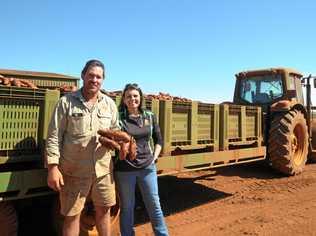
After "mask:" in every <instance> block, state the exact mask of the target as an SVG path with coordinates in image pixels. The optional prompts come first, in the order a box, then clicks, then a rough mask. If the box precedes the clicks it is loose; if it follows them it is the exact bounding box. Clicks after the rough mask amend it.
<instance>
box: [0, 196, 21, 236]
mask: <svg viewBox="0 0 316 236" xmlns="http://www.w3.org/2000/svg"><path fill="white" fill-rule="evenodd" d="M0 235H1V236H17V235H18V218H17V214H16V211H15V208H14V206H13V205H12V204H11V203H9V202H1V203H0Z"/></svg>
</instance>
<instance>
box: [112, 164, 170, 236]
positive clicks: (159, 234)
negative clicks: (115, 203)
mask: <svg viewBox="0 0 316 236" xmlns="http://www.w3.org/2000/svg"><path fill="white" fill-rule="evenodd" d="M156 171H157V170H156V165H155V164H151V165H150V166H148V167H146V168H144V169H140V170H137V171H126V172H125V171H116V172H115V177H116V184H117V186H118V190H119V195H120V200H121V214H120V228H121V235H122V236H133V235H135V231H134V206H135V186H136V183H137V184H138V185H139V188H140V191H141V194H142V197H143V201H144V203H145V207H146V209H147V212H148V215H149V218H150V221H151V225H152V228H153V231H154V233H155V235H156V236H166V235H168V230H167V227H166V224H165V221H164V216H163V213H162V210H161V207H160V202H159V195H158V183H157V173H156Z"/></svg>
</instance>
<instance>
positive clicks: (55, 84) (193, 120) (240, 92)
mask: <svg viewBox="0 0 316 236" xmlns="http://www.w3.org/2000/svg"><path fill="white" fill-rule="evenodd" d="M0 75H2V76H4V77H7V78H9V77H13V78H21V79H26V80H29V81H32V83H34V84H35V85H36V86H37V87H38V88H23V87H16V86H6V85H4V84H0V221H1V222H4V223H3V224H2V225H1V226H0V235H16V232H17V230H18V222H17V216H18V215H19V214H20V212H19V207H17V206H16V203H17V202H19V205H21V202H22V205H23V202H29V200H30V199H31V200H32V199H35V197H37V199H38V197H39V198H40V197H45V196H50V195H51V196H53V197H52V198H49V199H55V200H56V199H58V198H57V194H56V193H54V192H53V191H51V190H50V189H49V188H48V187H47V183H46V178H47V170H46V169H45V167H44V150H45V149H44V148H45V140H46V135H47V127H48V123H49V121H50V117H51V114H52V112H53V109H54V106H55V104H56V103H57V101H58V99H59V97H60V96H61V95H62V94H61V93H60V91H59V90H58V89H57V88H59V87H61V86H63V85H64V84H66V85H69V86H73V85H76V86H78V84H79V79H78V78H75V77H71V76H66V75H60V74H53V73H41V72H29V71H15V70H0ZM290 76H292V77H291V79H292V80H291V79H290ZM236 78H237V79H236V88H235V96H234V101H233V102H225V103H222V104H211V103H203V102H197V101H176V100H158V99H154V98H146V99H145V101H144V104H143V105H144V106H145V107H146V108H147V109H149V110H151V111H153V112H154V113H155V114H156V115H157V117H158V122H159V125H160V127H161V132H162V136H163V139H164V146H163V149H162V153H161V156H160V157H159V158H158V163H157V171H158V176H164V175H171V174H177V173H180V172H185V171H195V170H201V169H208V168H216V167H222V166H230V165H237V164H241V163H248V162H256V161H262V160H267V161H269V162H270V163H271V165H272V167H273V168H275V169H277V170H279V171H281V172H282V173H284V174H287V175H292V174H298V173H300V172H301V171H302V170H303V167H304V165H305V163H306V160H307V156H308V155H307V154H312V153H313V150H314V149H316V145H315V146H312V145H311V144H312V143H314V142H312V138H311V137H312V134H313V132H316V131H314V129H312V125H311V124H312V123H313V122H311V121H312V114H313V113H312V112H311V110H312V107H311V106H310V105H307V106H305V105H304V101H303V97H302V96H301V91H302V86H301V81H303V82H304V84H303V85H305V86H306V87H307V88H308V86H309V90H310V84H309V83H310V82H309V80H310V79H311V78H313V77H311V76H310V77H309V78H308V79H304V80H302V75H301V74H300V73H298V72H296V71H294V70H289V69H269V70H256V71H250V72H243V73H239V74H237V76H236ZM271 81H272V82H271ZM275 81H276V82H275ZM298 81H299V82H298ZM259 82H262V83H263V82H265V83H267V84H269V85H271V84H272V85H271V86H272V87H269V88H266V87H264V86H263V87H262V88H263V89H265V88H266V90H267V95H268V96H269V97H267V96H264V95H262V96H261V100H260V99H259V98H260V95H258V96H257V98H256V99H255V96H256V95H257V93H258V94H259V93H263V92H266V91H263V92H262V91H260V89H261V88H260V87H258V86H259V85H260V83H259ZM255 85H256V86H257V87H256V86H255ZM277 85H278V86H279V88H281V90H280V89H279V90H274V89H275V87H276V86H277ZM252 86H254V87H252ZM269 90H273V91H272V93H270V92H269ZM280 91H281V92H280ZM307 91H308V89H307ZM277 92H278V93H277ZM307 94H308V95H307V97H308V96H309V98H308V99H309V100H310V91H309V92H308V93H307ZM112 99H113V100H114V101H115V102H116V104H119V101H120V99H121V98H120V96H119V95H117V96H112ZM309 104H310V103H309ZM297 114H302V115H298V118H293V119H294V121H295V122H294V121H293V122H292V121H291V122H290V124H291V125H285V128H284V127H283V126H284V125H283V126H282V124H284V120H283V119H285V120H291V117H295V116H296V115H297ZM284 117H285V118H284ZM280 122H281V123H280ZM280 124H281V126H280ZM296 126H298V128H296ZM284 130H288V131H287V133H286V135H285V139H286V138H287V137H288V136H289V137H290V138H289V139H286V140H285V141H284V142H286V143H285V144H286V145H288V146H290V147H291V149H286V150H285V151H283V152H282V153H283V155H281V154H282V153H279V152H278V151H277V150H276V148H278V150H283V148H284V146H286V145H285V144H284V143H281V144H280V140H284V137H280V133H282V134H283V133H284ZM276 138H278V139H279V140H276ZM301 140H303V141H301ZM275 143H277V144H275ZM315 143H316V142H315ZM278 145H282V147H281V146H278ZM306 150H309V151H306ZM279 154H280V155H279ZM278 155H279V156H278ZM310 156H312V155H310ZM55 200H52V201H55ZM55 202H56V201H55ZM117 202H118V203H117V205H116V206H114V207H113V208H112V209H111V222H112V224H113V225H117V222H118V215H119V197H118V201H117ZM31 204H33V205H34V207H37V203H36V201H34V202H32V203H31ZM54 205H56V206H58V204H56V203H54ZM56 212H58V209H57V210H56ZM61 221H62V217H60V216H58V214H56V217H55V219H52V222H54V225H56V228H58V227H60V225H61ZM113 228H116V227H113ZM58 232H59V231H58V229H57V230H56V234H58ZM94 234H95V229H94V219H93V214H92V215H91V214H90V211H88V210H84V211H83V213H82V215H81V235H94Z"/></svg>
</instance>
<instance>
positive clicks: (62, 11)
mask: <svg viewBox="0 0 316 236" xmlns="http://www.w3.org/2000/svg"><path fill="white" fill-rule="evenodd" d="M0 9H1V13H0V27H1V30H0V42H1V43H0V51H1V56H0V68H5V69H21V70H33V71H44V72H55V73H62V74H67V75H73V76H79V75H80V71H81V69H82V67H83V65H84V64H85V62H86V61H87V60H89V59H91V58H98V59H100V60H102V61H103V62H104V63H105V65H106V68H107V79H106V81H105V83H104V87H105V89H107V90H110V91H111V90H120V89H122V88H123V86H124V85H125V84H126V83H129V82H136V83H139V84H140V86H141V87H142V88H143V90H144V92H145V93H158V92H159V91H161V92H168V93H170V94H172V95H174V96H182V97H187V98H191V99H194V100H199V101H205V102H214V103H217V102H221V101H224V100H225V101H227V100H232V96H233V90H234V83H235V77H234V75H235V74H236V73H237V72H239V71H243V70H248V69H256V68H266V67H276V66H284V67H292V68H295V69H297V70H299V71H301V72H303V73H304V74H306V75H307V74H310V73H312V74H315V75H316V60H315V57H316V43H315V42H316V24H315V23H316V18H315V12H316V2H315V1H312V0H310V1H306V0H300V1H299V0H292V1H289V0H288V1H285V0H279V1H278V0H273V1H272V0H266V1H254V0H235V1H234V0H230V1H229V0H221V1H212V0H160V1H158V0H133V1H127V0H126V1H122V0H116V1H114V0H113V1H106V0H90V1H79V0H77V1H75V0H68V1H67V0H63V1H62V0H54V1H48V0H41V1H40V0H24V1H23V0H20V1H17V0H1V2H0Z"/></svg>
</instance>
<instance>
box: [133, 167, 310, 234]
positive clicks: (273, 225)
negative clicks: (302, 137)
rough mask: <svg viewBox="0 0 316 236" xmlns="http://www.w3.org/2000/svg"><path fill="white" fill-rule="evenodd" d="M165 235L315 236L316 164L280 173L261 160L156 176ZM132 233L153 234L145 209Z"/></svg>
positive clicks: (137, 214) (140, 213) (140, 212)
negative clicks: (290, 174) (290, 173)
mask: <svg viewBox="0 0 316 236" xmlns="http://www.w3.org/2000/svg"><path fill="white" fill-rule="evenodd" d="M159 189H160V198H161V205H162V208H163V211H164V214H165V216H166V218H165V219H166V222H167V225H168V228H169V233H170V235H181V236H185V235H188V236H191V235H199V236H204V235H219V236H221V235H287V236H288V235H309V236H310V235H316V164H309V165H307V166H306V167H305V170H304V172H303V173H302V174H300V175H298V176H293V177H284V176H282V175H280V174H278V173H276V172H274V171H273V170H271V169H270V168H269V167H265V166H262V165H260V164H248V165H243V166H231V167H225V168H221V169H215V170H206V171H197V172H190V173H183V174H179V175H177V176H166V177H161V178H160V179H159ZM136 224H137V225H136V235H139V236H143V235H153V233H152V229H151V226H150V223H149V222H148V217H147V216H146V212H145V211H144V210H137V211H136Z"/></svg>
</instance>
